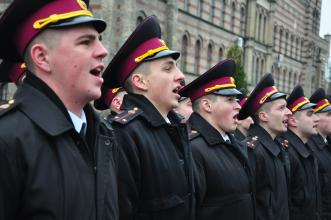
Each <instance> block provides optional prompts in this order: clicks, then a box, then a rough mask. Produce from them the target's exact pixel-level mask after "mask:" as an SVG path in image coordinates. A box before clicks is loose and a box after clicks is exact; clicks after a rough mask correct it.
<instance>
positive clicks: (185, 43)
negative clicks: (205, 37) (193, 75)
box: [181, 35, 188, 72]
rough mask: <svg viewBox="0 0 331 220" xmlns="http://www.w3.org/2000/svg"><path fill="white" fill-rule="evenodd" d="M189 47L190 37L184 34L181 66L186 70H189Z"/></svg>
mask: <svg viewBox="0 0 331 220" xmlns="http://www.w3.org/2000/svg"><path fill="white" fill-rule="evenodd" d="M187 49H188V37H187V35H184V36H183V38H182V50H181V51H182V53H181V68H182V70H183V71H184V72H186V71H187V57H188V53H187Z"/></svg>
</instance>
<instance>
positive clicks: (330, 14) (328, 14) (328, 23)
mask: <svg viewBox="0 0 331 220" xmlns="http://www.w3.org/2000/svg"><path fill="white" fill-rule="evenodd" d="M325 34H331V1H330V0H322V13H321V28H320V36H321V37H324V35H325Z"/></svg>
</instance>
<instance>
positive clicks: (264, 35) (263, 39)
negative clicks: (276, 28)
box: [262, 16, 267, 42]
mask: <svg viewBox="0 0 331 220" xmlns="http://www.w3.org/2000/svg"><path fill="white" fill-rule="evenodd" d="M266 33H267V17H266V16H264V17H263V33H262V41H263V42H266Z"/></svg>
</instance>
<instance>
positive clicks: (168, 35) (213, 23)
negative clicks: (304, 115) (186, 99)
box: [0, 0, 330, 95]
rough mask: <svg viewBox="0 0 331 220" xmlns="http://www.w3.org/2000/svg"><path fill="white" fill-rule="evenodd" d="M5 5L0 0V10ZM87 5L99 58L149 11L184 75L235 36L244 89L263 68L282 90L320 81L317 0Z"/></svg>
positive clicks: (118, 0)
mask: <svg viewBox="0 0 331 220" xmlns="http://www.w3.org/2000/svg"><path fill="white" fill-rule="evenodd" d="M5 7H6V4H5V3H1V0H0V12H1V10H3V9H4V8H5ZM90 8H91V10H92V11H93V12H94V14H95V15H96V16H99V17H102V18H103V19H105V20H106V22H107V23H108V28H107V30H106V31H105V32H104V34H103V42H104V43H105V45H106V47H107V48H108V50H109V52H110V56H109V57H108V59H107V60H106V62H107V63H108V62H109V61H110V60H111V58H112V57H113V56H114V54H115V53H116V52H117V51H118V49H119V48H120V46H121V45H122V44H123V43H124V41H125V40H126V38H127V37H128V36H129V35H130V34H131V32H132V31H133V30H134V28H135V27H136V25H137V24H138V23H139V22H140V21H141V20H142V19H144V18H145V17H146V16H148V15H153V14H155V15H157V16H158V18H159V20H160V23H161V28H162V32H163V33H162V35H163V39H164V40H166V42H167V44H168V45H169V46H170V47H171V48H172V49H176V50H179V51H181V52H182V57H181V60H180V61H179V62H180V67H181V69H182V70H183V71H184V73H185V74H186V78H187V81H188V82H190V81H191V80H193V79H194V78H195V77H197V76H198V75H200V74H202V73H203V72H205V71H206V70H207V69H209V68H210V67H211V66H213V65H214V64H216V63H217V62H218V61H220V60H221V59H224V58H225V56H226V53H227V51H228V49H229V47H230V46H231V45H232V44H233V43H234V42H235V41H237V40H238V39H239V41H241V42H242V48H243V51H244V69H245V72H246V77H247V81H248V84H249V88H250V89H252V88H253V87H254V86H255V85H256V83H257V82H258V81H259V80H260V78H261V76H262V75H263V74H264V73H266V72H271V73H273V75H274V78H275V80H276V85H277V86H278V88H279V89H280V90H282V91H284V92H287V93H288V92H290V91H291V90H292V89H293V87H294V85H297V84H301V85H302V86H303V87H304V89H305V92H306V94H307V95H309V94H310V93H312V92H313V91H314V90H315V89H317V88H318V87H324V88H326V86H327V81H326V69H325V66H326V62H327V60H328V57H329V53H330V52H329V46H330V37H329V38H328V37H325V38H321V37H319V35H318V33H319V24H320V13H321V0H291V1H290V0H177V1H175V0H155V1H149V0H91V1H90Z"/></svg>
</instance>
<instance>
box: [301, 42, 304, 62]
mask: <svg viewBox="0 0 331 220" xmlns="http://www.w3.org/2000/svg"><path fill="white" fill-rule="evenodd" d="M300 49H301V54H300V59H301V60H303V58H304V54H305V53H304V52H305V49H304V41H303V40H301V47H300Z"/></svg>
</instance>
